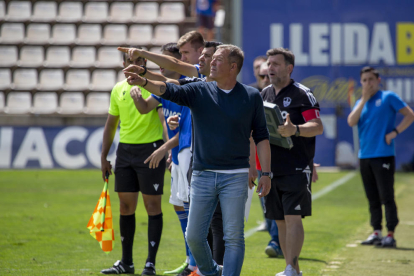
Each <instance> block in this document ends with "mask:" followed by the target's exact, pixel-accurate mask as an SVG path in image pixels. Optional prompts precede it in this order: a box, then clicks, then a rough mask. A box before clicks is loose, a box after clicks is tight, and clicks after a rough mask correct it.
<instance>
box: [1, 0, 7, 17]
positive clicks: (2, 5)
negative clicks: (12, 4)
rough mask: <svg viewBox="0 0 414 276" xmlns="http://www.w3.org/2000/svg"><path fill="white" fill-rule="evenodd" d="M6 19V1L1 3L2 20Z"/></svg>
mask: <svg viewBox="0 0 414 276" xmlns="http://www.w3.org/2000/svg"><path fill="white" fill-rule="evenodd" d="M4 17H6V4H5V3H4V1H0V20H3V19H4Z"/></svg>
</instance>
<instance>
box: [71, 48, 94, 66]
mask: <svg viewBox="0 0 414 276" xmlns="http://www.w3.org/2000/svg"><path fill="white" fill-rule="evenodd" d="M95 56H96V50H95V47H90V46H87V47H75V48H73V52H72V61H71V62H70V66H72V67H88V66H93V65H94V63H95Z"/></svg>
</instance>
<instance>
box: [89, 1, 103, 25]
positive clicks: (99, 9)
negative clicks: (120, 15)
mask: <svg viewBox="0 0 414 276" xmlns="http://www.w3.org/2000/svg"><path fill="white" fill-rule="evenodd" d="M107 18H108V3H106V2H87V3H86V5H85V16H84V17H83V19H84V21H86V22H104V21H106V19H107Z"/></svg>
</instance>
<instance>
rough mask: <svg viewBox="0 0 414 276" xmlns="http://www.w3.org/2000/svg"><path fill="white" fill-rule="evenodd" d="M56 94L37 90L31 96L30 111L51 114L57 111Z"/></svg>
mask: <svg viewBox="0 0 414 276" xmlns="http://www.w3.org/2000/svg"><path fill="white" fill-rule="evenodd" d="M57 107H58V96H57V94H56V93H55V92H38V93H36V94H35V95H34V97H33V108H32V113H34V114H52V113H55V112H56V111H57Z"/></svg>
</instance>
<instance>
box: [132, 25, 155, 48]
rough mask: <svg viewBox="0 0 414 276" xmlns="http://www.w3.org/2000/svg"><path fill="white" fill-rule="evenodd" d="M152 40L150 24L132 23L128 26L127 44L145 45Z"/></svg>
mask: <svg viewBox="0 0 414 276" xmlns="http://www.w3.org/2000/svg"><path fill="white" fill-rule="evenodd" d="M151 41H152V26H151V25H132V26H131V27H130V28H129V40H128V44H129V45H146V44H150V43H151Z"/></svg>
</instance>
